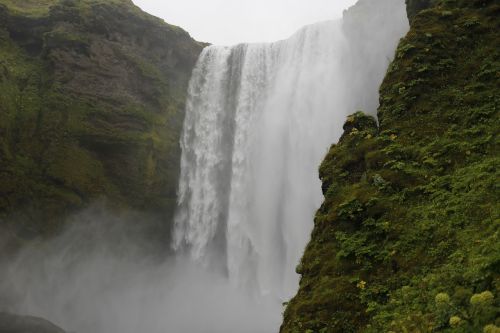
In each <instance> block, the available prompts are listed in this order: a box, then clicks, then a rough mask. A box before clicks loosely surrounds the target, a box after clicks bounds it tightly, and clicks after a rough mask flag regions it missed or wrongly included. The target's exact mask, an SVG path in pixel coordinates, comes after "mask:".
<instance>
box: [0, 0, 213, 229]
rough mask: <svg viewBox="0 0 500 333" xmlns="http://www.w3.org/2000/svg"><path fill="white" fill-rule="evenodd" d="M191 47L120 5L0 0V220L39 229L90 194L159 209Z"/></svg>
mask: <svg viewBox="0 0 500 333" xmlns="http://www.w3.org/2000/svg"><path fill="white" fill-rule="evenodd" d="M202 47H203V46H202V45H201V44H200V43H198V42H196V41H194V40H193V39H192V38H191V37H190V36H189V35H188V34H187V33H186V32H185V31H183V30H182V29H180V28H178V27H175V26H171V25H168V24H166V23H165V22H163V21H162V20H160V19H157V18H154V17H152V16H150V15H148V14H146V13H144V12H142V11H141V10H140V9H139V8H138V7H136V6H134V5H133V3H132V2H131V1H130V0H112V1H110V0H106V1H103V0H81V1H76V0H44V1H34V0H22V1H21V0H0V220H3V221H15V223H13V224H12V226H13V227H15V229H16V230H15V233H18V234H23V235H26V236H29V234H39V233H40V232H46V231H50V230H52V229H53V227H55V226H56V225H57V223H58V222H59V221H60V219H59V218H60V217H62V216H64V215H65V214H67V213H69V212H72V211H73V210H75V209H79V208H82V207H85V206H86V205H87V204H89V203H90V202H92V201H93V200H95V199H97V198H101V197H102V198H107V200H108V201H109V202H111V203H114V204H117V205H118V206H123V207H128V208H133V209H136V210H140V211H148V212H156V213H160V214H163V215H165V216H168V214H170V213H171V212H172V208H173V205H174V204H175V191H176V183H177V175H178V163H179V159H180V158H179V155H180V149H179V146H178V141H179V140H178V138H179V133H180V130H181V127H182V124H181V123H182V119H183V104H184V99H185V91H186V90H187V89H186V88H187V82H188V80H189V77H190V74H191V70H192V68H193V66H194V64H195V62H196V59H197V57H198V54H199V53H200V51H201V49H202ZM3 223H4V224H5V223H7V222H3Z"/></svg>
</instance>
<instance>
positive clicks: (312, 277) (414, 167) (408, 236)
mask: <svg viewBox="0 0 500 333" xmlns="http://www.w3.org/2000/svg"><path fill="white" fill-rule="evenodd" d="M408 5H409V6H408V12H409V17H410V18H411V30H410V32H409V33H408V35H407V36H406V37H405V38H404V39H402V41H401V43H400V45H399V47H398V50H397V52H396V55H395V60H394V61H393V63H392V65H391V66H390V69H389V70H388V73H387V76H386V78H385V80H384V83H383V84H382V87H381V90H380V103H381V105H380V108H379V110H378V117H379V123H380V126H377V123H376V122H375V120H374V119H372V118H371V117H368V116H366V115H364V114H363V113H356V114H354V115H352V116H351V117H349V119H348V120H347V122H346V124H345V126H344V130H345V133H344V135H343V136H342V138H341V139H340V141H339V142H338V144H336V145H333V146H332V148H331V150H330V152H329V153H328V155H327V156H326V158H325V160H324V162H323V164H322V165H321V168H320V178H321V180H322V182H323V191H324V195H325V201H324V203H323V205H322V207H321V208H320V209H319V211H318V212H317V215H316V218H315V227H314V231H313V233H312V238H311V242H310V243H309V245H308V247H307V249H306V251H305V253H304V257H303V259H302V261H301V263H300V264H299V265H298V266H297V272H298V273H299V274H301V275H302V278H301V282H300V290H299V292H298V293H297V295H296V296H295V298H293V299H292V300H291V301H290V303H289V304H288V306H287V308H286V311H285V317H284V323H283V326H282V329H281V332H282V333H292V332H293V333H295V332H308V333H313V332H314V333H317V332H321V333H327V332H328V333H331V332H482V331H483V329H484V332H497V331H498V330H499V328H498V327H497V326H500V323H499V322H498V319H497V318H498V315H499V300H500V295H499V285H500V276H499V273H500V252H499V247H498V244H499V240H498V237H499V226H500V219H499V212H500V207H499V202H500V200H499V199H500V192H499V189H498V185H497V184H498V179H499V172H498V165H499V162H500V160H499V156H500V155H499V145H498V143H499V142H498V132H499V125H498V124H499V122H498V121H499V117H498V116H499V114H498V110H499V103H500V98H499V96H498V91H500V36H499V33H498V32H499V31H500V20H499V19H498V18H499V17H500V4H499V3H498V1H492V0H490V1H488V0H475V1H470V0H468V1H458V0H456V1H432V2H426V1H409V2H408ZM495 320H496V321H497V322H496V323H495ZM495 325H496V326H495Z"/></svg>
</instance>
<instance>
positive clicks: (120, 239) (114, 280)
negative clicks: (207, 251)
mask: <svg viewBox="0 0 500 333" xmlns="http://www.w3.org/2000/svg"><path fill="white" fill-rule="evenodd" d="M135 218H136V216H134V215H133V214H130V215H128V216H127V215H123V214H122V215H119V216H116V215H114V214H111V213H110V212H108V211H107V210H106V209H105V208H104V206H102V205H97V206H95V207H92V208H91V209H89V210H86V211H85V212H82V213H80V214H78V215H77V216H74V217H73V218H72V219H71V222H70V226H69V227H68V228H67V230H65V231H64V232H63V233H62V234H60V235H59V236H57V237H56V238H54V239H52V240H50V241H45V242H42V243H38V244H33V245H31V246H30V247H28V248H26V249H25V250H23V251H22V252H21V253H20V254H18V255H17V256H16V258H15V259H14V260H12V262H11V263H10V264H9V265H8V266H7V267H4V268H3V271H2V272H1V275H2V281H1V282H0V295H1V297H0V312H2V311H6V312H11V313H17V314H24V315H34V316H39V317H42V318H48V319H50V320H51V321H52V322H54V323H55V324H57V325H59V326H61V327H62V328H64V329H65V330H66V331H68V332H78V333H90V332H93V333H137V332H148V333H156V332H163V333H164V332H172V333H174V332H177V333H183V332H185V333H193V332H206V333H221V332H242V333H259V332H262V333H264V332H269V327H278V326H279V323H280V320H281V307H282V305H281V304H280V302H279V301H278V300H273V299H266V298H254V297H251V296H250V295H248V294H247V293H246V292H244V291H241V290H240V289H238V288H235V287H234V286H232V285H231V284H229V283H228V281H227V277H226V276H224V275H222V274H220V273H219V272H217V271H214V270H211V269H210V268H209V267H202V266H200V265H198V264H196V263H193V262H190V261H189V260H188V259H185V258H182V257H174V256H167V257H163V258H162V255H161V253H154V252H151V251H145V250H144V249H145V246H144V242H145V241H146V240H145V239H144V238H142V237H141V236H138V235H140V234H141V232H140V231H141V230H140V229H141V228H140V227H139V226H138V225H137V223H140V222H143V221H135V223H136V224H135V225H133V222H134V219H135ZM131 224H132V225H131Z"/></svg>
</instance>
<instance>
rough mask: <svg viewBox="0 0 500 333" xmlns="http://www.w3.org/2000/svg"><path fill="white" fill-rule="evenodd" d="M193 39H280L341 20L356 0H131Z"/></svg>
mask: <svg viewBox="0 0 500 333" xmlns="http://www.w3.org/2000/svg"><path fill="white" fill-rule="evenodd" d="M133 1H134V3H135V4H136V5H138V6H139V7H141V8H142V9H143V10H145V11H147V12H149V13H151V14H153V15H155V16H158V17H161V18H163V19H165V21H166V22H168V23H171V24H174V25H178V26H180V27H182V28H184V29H185V30H187V31H188V32H189V33H190V34H191V36H193V37H194V38H195V39H196V40H199V41H203V42H209V43H212V44H220V45H230V44H236V43H241V42H271V41H276V40H280V39H284V38H287V37H289V36H290V35H291V34H293V33H294V32H295V31H296V30H298V29H299V28H300V27H302V26H304V25H307V24H311V23H315V22H319V21H324V20H330V19H334V18H340V17H342V11H343V10H344V9H346V8H348V7H349V6H351V5H353V4H354V3H355V2H356V0H133Z"/></svg>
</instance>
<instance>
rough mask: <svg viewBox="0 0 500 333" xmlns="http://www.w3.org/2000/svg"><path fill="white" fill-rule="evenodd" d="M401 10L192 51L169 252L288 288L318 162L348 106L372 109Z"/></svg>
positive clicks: (233, 276) (235, 276)
mask: <svg viewBox="0 0 500 333" xmlns="http://www.w3.org/2000/svg"><path fill="white" fill-rule="evenodd" d="M372 9H375V10H373V11H372ZM404 13H405V7H404V1H403V0H380V1H369V0H361V1H360V3H359V4H358V5H357V6H356V7H353V8H352V9H351V10H349V11H347V12H346V13H345V15H344V19H343V20H339V21H331V22H323V23H319V24H315V25H311V26H308V27H305V28H304V29H302V30H300V31H299V32H298V33H297V34H295V35H294V36H292V37H291V38H290V39H288V40H285V41H280V42H277V43H272V44H248V45H247V44H241V45H237V46H234V47H220V46H210V47H208V48H206V49H205V50H204V51H203V53H202V55H201V56H200V59H199V61H198V64H197V66H196V68H195V70H194V72H193V77H192V80H191V84H190V87H189V98H188V102H187V108H186V119H185V124H184V134H183V137H182V139H181V146H182V151H183V154H182V161H181V170H182V171H181V178H180V186H179V209H178V213H177V216H176V220H175V230H174V241H173V247H174V248H175V249H176V250H185V251H187V252H188V253H189V255H190V256H191V257H192V258H193V259H195V260H198V261H200V262H203V263H205V264H206V265H207V266H215V267H219V268H221V269H223V270H225V271H226V273H227V274H228V277H229V279H230V280H231V281H233V282H234V283H236V284H237V285H244V286H247V287H249V288H251V290H256V291H258V292H260V293H261V294H272V295H274V296H277V297H279V298H287V297H289V296H290V295H291V294H292V293H293V291H294V290H295V288H296V285H297V279H298V278H297V276H296V275H295V274H294V269H295V266H296V264H297V263H298V260H299V258H300V255H301V253H302V251H303V249H304V247H305V245H306V242H307V240H308V237H309V232H310V230H311V228H312V221H313V215H314V211H315V210H316V209H317V208H318V207H319V205H320V203H321V200H322V196H321V191H320V189H321V187H320V184H319V180H318V177H317V168H318V165H319V164H320V162H321V160H322V158H323V156H324V154H325V153H326V151H327V149H328V147H329V145H330V144H331V143H332V142H334V141H335V140H336V139H338V137H339V136H340V134H341V127H342V124H343V121H344V120H345V117H346V116H347V115H348V114H349V113H352V112H354V111H356V110H357V109H363V110H365V111H368V112H372V113H373V112H374V111H375V110H376V108H377V105H378V101H377V98H378V93H377V89H378V86H379V84H380V82H381V80H382V78H383V75H384V73H385V70H386V68H387V66H388V64H389V61H390V59H392V56H393V53H394V49H395V46H396V44H397V41H398V39H399V38H400V37H401V36H402V35H403V34H404V33H405V31H406V29H408V22H407V20H406V17H405V14H404ZM354 22H355V23H354ZM360 77H362V78H363V79H362V80H361V79H360Z"/></svg>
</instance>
